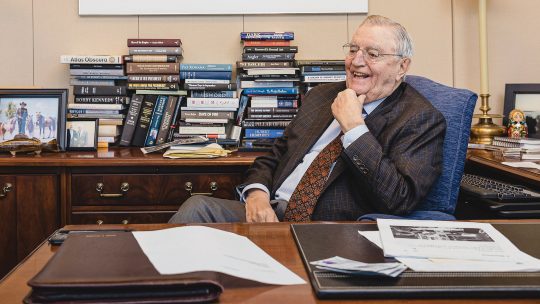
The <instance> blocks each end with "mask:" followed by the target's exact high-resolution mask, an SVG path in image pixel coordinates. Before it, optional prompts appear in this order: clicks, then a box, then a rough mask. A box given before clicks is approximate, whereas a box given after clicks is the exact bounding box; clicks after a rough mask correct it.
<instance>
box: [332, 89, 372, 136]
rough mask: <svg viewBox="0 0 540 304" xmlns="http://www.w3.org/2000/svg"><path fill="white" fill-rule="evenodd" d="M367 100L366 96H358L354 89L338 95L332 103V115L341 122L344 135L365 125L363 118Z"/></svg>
mask: <svg viewBox="0 0 540 304" xmlns="http://www.w3.org/2000/svg"><path fill="white" fill-rule="evenodd" d="M365 100H366V95H360V96H356V92H355V91H354V90H352V89H345V90H343V91H341V92H339V93H338V95H337V97H336V99H334V102H333V103H332V114H333V115H334V117H335V118H336V120H337V121H338V122H339V125H340V126H341V131H343V133H346V132H347V131H349V130H351V129H354V128H355V127H357V126H358V125H363V124H365V122H364V118H362V109H363V107H364V102H365Z"/></svg>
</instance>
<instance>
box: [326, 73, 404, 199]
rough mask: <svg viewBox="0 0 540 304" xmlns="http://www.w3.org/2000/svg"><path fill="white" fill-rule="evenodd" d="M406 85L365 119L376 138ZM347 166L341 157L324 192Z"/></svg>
mask: <svg viewBox="0 0 540 304" xmlns="http://www.w3.org/2000/svg"><path fill="white" fill-rule="evenodd" d="M403 89H404V84H401V85H400V86H399V87H398V88H397V89H396V90H395V91H394V92H393V93H392V94H390V96H388V97H387V98H386V99H385V100H384V101H383V102H382V103H381V104H380V105H379V106H378V107H377V108H376V109H375V110H373V112H371V113H370V114H369V115H368V116H367V117H366V119H365V122H366V125H367V127H368V129H369V132H370V133H371V134H372V135H373V136H374V137H375V138H379V136H380V134H381V132H382V130H384V128H385V127H386V124H387V123H388V119H389V116H390V115H391V111H392V109H393V108H394V106H395V103H396V102H398V99H399V97H400V96H401V92H403ZM346 168H347V164H346V163H345V161H344V160H343V159H342V158H341V157H339V158H338V159H337V161H336V164H335V166H334V169H333V170H332V172H331V173H330V176H329V177H328V180H327V181H326V183H325V185H324V189H323V192H324V191H325V190H326V188H328V186H329V185H330V184H332V182H333V181H334V180H335V179H336V178H337V177H338V176H339V175H340V174H342V173H343V171H345V170H346Z"/></svg>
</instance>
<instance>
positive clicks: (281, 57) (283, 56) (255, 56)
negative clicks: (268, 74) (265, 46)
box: [242, 53, 295, 61]
mask: <svg viewBox="0 0 540 304" xmlns="http://www.w3.org/2000/svg"><path fill="white" fill-rule="evenodd" d="M294 56H295V53H244V54H242V60H243V61H292V60H294Z"/></svg>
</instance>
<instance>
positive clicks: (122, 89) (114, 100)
mask: <svg viewBox="0 0 540 304" xmlns="http://www.w3.org/2000/svg"><path fill="white" fill-rule="evenodd" d="M60 62H61V63H69V65H70V74H71V81H70V83H71V84H72V85H73V94H74V98H73V101H72V102H70V103H69V104H68V105H67V109H68V110H67V113H68V114H67V118H90V119H97V120H98V126H99V129H98V147H107V146H108V145H109V144H112V143H115V142H116V141H117V140H118V137H119V135H120V133H121V131H122V125H123V119H124V117H125V115H124V112H125V108H126V105H127V104H129V102H130V98H129V97H128V94H127V90H126V83H125V79H126V76H125V75H124V68H123V65H122V56H116V55H112V56H101V55H99V56H94V55H62V56H61V57H60Z"/></svg>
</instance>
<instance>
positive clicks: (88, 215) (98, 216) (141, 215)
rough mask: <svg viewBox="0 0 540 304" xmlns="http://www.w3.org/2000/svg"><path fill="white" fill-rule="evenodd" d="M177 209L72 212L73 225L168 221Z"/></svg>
mask: <svg viewBox="0 0 540 304" xmlns="http://www.w3.org/2000/svg"><path fill="white" fill-rule="evenodd" d="M174 213H175V211H133V212H116V211H111V212H72V213H71V224H73V225H95V224H98V225H101V224H103V225H105V224H124V225H126V224H144V223H167V222H168V221H169V219H170V218H171V217H172V216H173V214H174Z"/></svg>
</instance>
